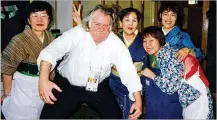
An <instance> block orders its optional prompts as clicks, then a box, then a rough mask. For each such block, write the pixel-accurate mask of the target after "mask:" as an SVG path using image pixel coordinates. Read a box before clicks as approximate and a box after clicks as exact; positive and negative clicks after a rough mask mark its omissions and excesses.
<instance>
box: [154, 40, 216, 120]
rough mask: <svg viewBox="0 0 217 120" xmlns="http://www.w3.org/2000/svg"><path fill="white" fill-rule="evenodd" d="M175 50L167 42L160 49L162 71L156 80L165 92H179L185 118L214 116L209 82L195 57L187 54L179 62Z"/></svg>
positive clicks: (159, 60)
mask: <svg viewBox="0 0 217 120" xmlns="http://www.w3.org/2000/svg"><path fill="white" fill-rule="evenodd" d="M178 50H179V49H171V47H170V45H169V44H166V45H164V46H163V47H162V48H161V49H160V51H159V53H158V56H157V60H158V65H159V67H160V70H161V75H160V76H157V77H155V80H154V82H155V84H156V85H157V86H158V87H159V88H160V89H161V90H162V91H163V92H164V93H167V94H168V95H173V94H175V93H176V92H178V97H179V102H180V104H181V106H182V107H183V112H182V114H183V118H184V119H213V108H212V107H213V106H212V98H211V93H210V91H209V88H208V86H209V82H208V80H207V79H206V77H205V75H204V74H203V72H202V69H201V67H200V65H199V62H198V60H197V59H196V58H195V57H193V56H191V55H188V56H187V57H186V58H185V59H184V60H183V62H181V61H180V60H178V59H177V57H176V55H175V54H176V52H177V51H178ZM184 69H185V71H184Z"/></svg>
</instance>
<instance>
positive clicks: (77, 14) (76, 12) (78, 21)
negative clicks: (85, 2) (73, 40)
mask: <svg viewBox="0 0 217 120" xmlns="http://www.w3.org/2000/svg"><path fill="white" fill-rule="evenodd" d="M72 16H73V20H74V21H75V23H76V24H77V25H78V24H81V4H79V6H78V9H76V7H75V5H74V4H73V13H72Z"/></svg>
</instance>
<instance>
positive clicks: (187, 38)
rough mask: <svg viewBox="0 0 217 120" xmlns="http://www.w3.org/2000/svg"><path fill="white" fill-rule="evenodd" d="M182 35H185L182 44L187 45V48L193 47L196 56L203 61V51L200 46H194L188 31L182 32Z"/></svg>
mask: <svg viewBox="0 0 217 120" xmlns="http://www.w3.org/2000/svg"><path fill="white" fill-rule="evenodd" d="M182 35H183V39H184V40H183V42H182V44H183V45H184V46H186V47H187V48H189V49H191V50H192V51H193V52H194V53H195V56H196V58H197V59H198V60H199V61H202V60H203V59H204V56H203V53H202V52H201V49H200V48H196V47H195V46H194V44H193V43H192V41H191V39H190V36H189V34H188V33H185V32H182Z"/></svg>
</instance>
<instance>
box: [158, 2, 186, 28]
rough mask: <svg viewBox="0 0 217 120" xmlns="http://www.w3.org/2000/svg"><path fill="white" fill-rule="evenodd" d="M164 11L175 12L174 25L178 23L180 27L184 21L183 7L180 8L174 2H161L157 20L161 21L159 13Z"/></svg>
mask: <svg viewBox="0 0 217 120" xmlns="http://www.w3.org/2000/svg"><path fill="white" fill-rule="evenodd" d="M164 11H172V12H174V13H176V15H177V19H176V25H178V26H179V27H182V25H183V23H184V11H183V8H181V7H180V6H179V5H178V4H177V3H175V2H162V3H161V6H160V8H159V10H158V16H157V19H158V21H159V22H161V21H162V19H161V14H162V13H163V12H164Z"/></svg>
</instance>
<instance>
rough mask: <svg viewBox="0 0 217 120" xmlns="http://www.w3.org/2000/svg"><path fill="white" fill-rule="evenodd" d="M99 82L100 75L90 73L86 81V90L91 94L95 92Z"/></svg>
mask: <svg viewBox="0 0 217 120" xmlns="http://www.w3.org/2000/svg"><path fill="white" fill-rule="evenodd" d="M99 80H100V73H99V72H95V71H90V73H89V76H88V81H87V86H86V88H85V89H86V90H87V91H91V92H97V90H98V89H97V88H98V84H99Z"/></svg>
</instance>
